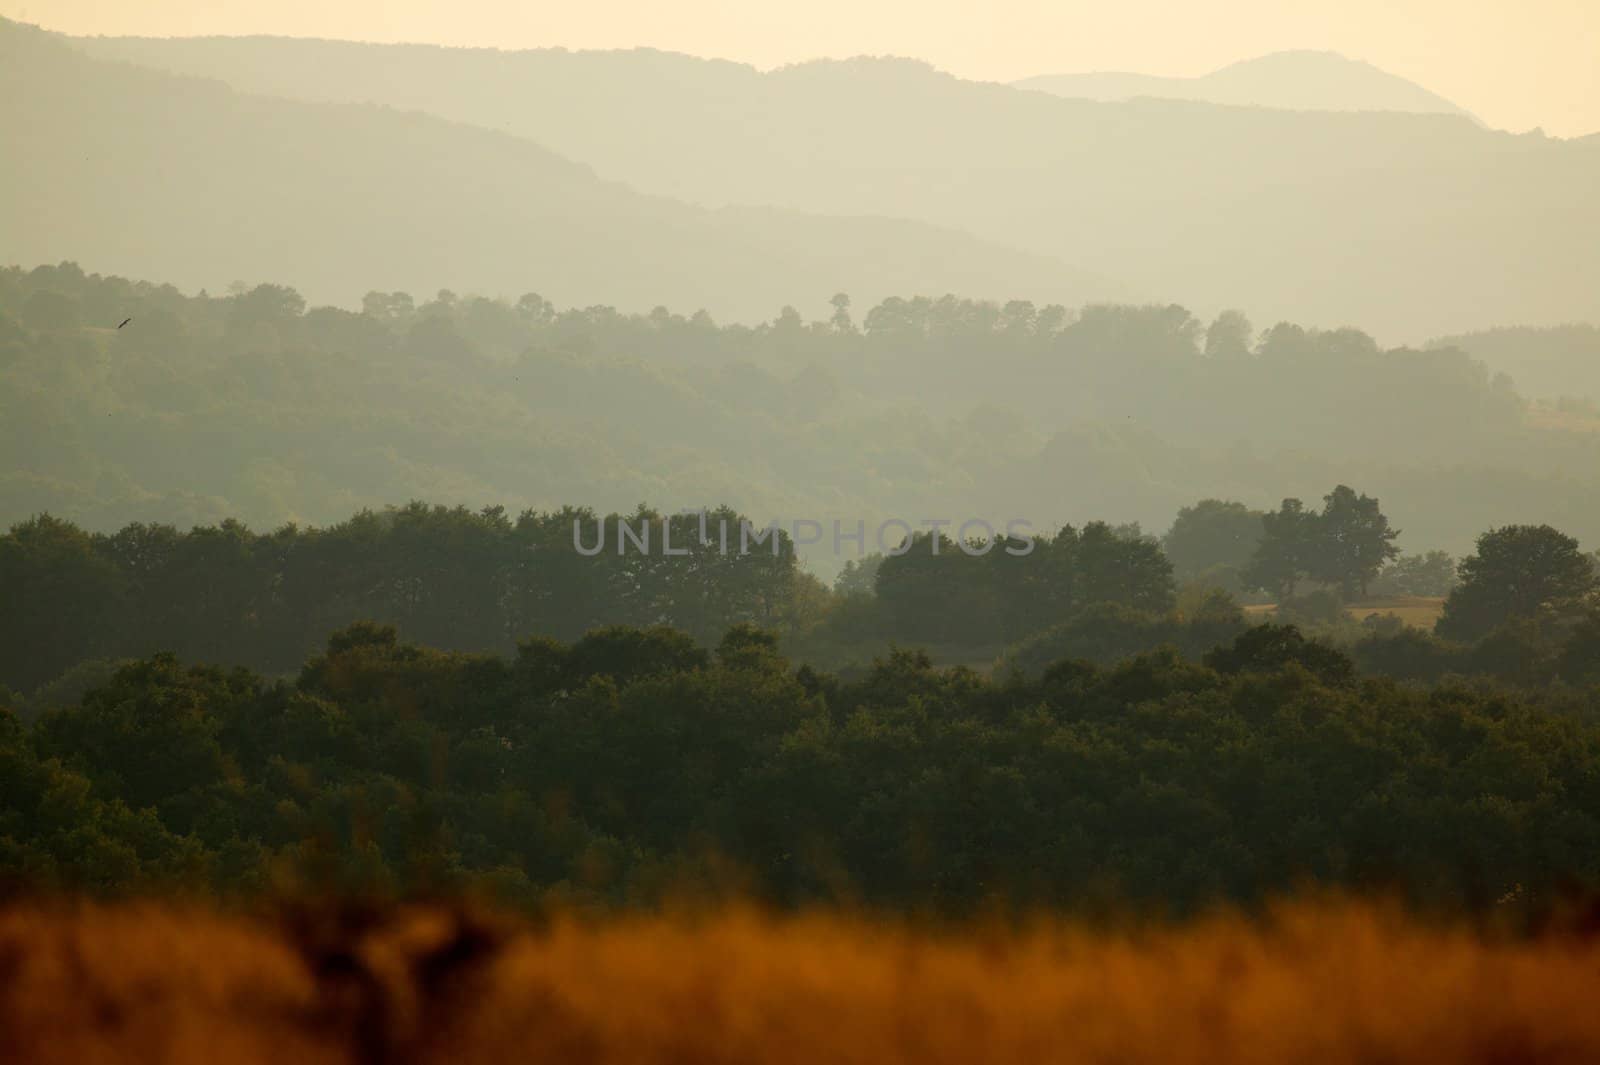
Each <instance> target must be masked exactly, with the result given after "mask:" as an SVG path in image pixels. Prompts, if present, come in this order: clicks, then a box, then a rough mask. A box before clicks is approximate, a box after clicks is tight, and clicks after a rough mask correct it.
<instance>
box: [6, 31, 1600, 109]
mask: <svg viewBox="0 0 1600 1065" xmlns="http://www.w3.org/2000/svg"><path fill="white" fill-rule="evenodd" d="M0 13H3V14H5V15H8V16H10V17H13V18H18V19H21V20H23V21H27V22H35V23H38V24H40V25H43V26H45V27H47V28H49V29H55V30H62V31H64V32H67V33H79V34H84V33H105V34H145V35H153V36H188V35H195V34H242V33H276V34H287V35H292V36H300V37H342V38H351V39H358V40H372V41H427V42H433V43H438V44H463V45H489V46H495V47H501V48H536V47H546V46H551V45H565V46H567V47H569V48H625V47H632V46H635V45H650V46H653V47H656V48H663V49H669V50H672V51H679V52H689V53H691V54H694V55H703V56H718V57H723V58H728V59H737V60H742V61H744V62H749V63H754V64H756V65H757V66H760V67H771V66H776V65H780V64H783V63H788V62H794V61H797V60H802V59H811V58H815V57H818V56H849V55H859V54H863V53H865V54H895V55H907V56H916V57H918V58H922V59H927V60H929V61H930V62H932V63H933V64H934V65H936V66H938V67H941V68H942V69H945V70H949V71H951V72H953V73H956V74H960V75H962V76H965V77H972V78H985V79H992V80H996V81H1009V80H1012V79H1015V78H1020V77H1026V76H1027V75H1030V74H1051V73H1070V72H1077V71H1085V70H1133V71H1139V72H1141V73H1148V74H1176V75H1193V74H1203V73H1205V72H1207V71H1208V70H1212V69H1214V68H1216V67H1218V66H1222V65H1224V64H1226V63H1230V62H1233V61H1235V60H1238V59H1245V58H1249V57H1251V56H1255V55H1260V54H1262V53H1264V52H1270V51H1277V50H1280V49H1285V48H1321V49H1329V50H1332V51H1337V52H1343V53H1344V54H1346V55H1349V56H1352V57H1354V58H1358V59H1365V60H1367V61H1368V62H1371V63H1374V64H1376V65H1378V66H1380V67H1383V68H1384V69H1386V70H1389V71H1392V72H1393V73H1396V74H1399V75H1401V76H1403V77H1407V78H1410V79H1412V80H1413V81H1416V82H1419V83H1420V84H1422V85H1424V86H1425V87H1427V88H1429V89H1432V90H1433V91H1435V92H1438V93H1440V94H1442V95H1444V96H1446V97H1449V98H1450V99H1452V100H1454V101H1455V102H1456V103H1458V104H1460V105H1462V106H1463V107H1466V108H1467V109H1468V110H1470V111H1473V112H1475V113H1476V114H1478V115H1479V116H1480V117H1482V118H1483V119H1484V120H1485V121H1487V122H1488V123H1489V124H1490V125H1493V126H1499V127H1503V128H1506V129H1512V130H1524V129H1529V128H1532V127H1534V126H1543V127H1544V128H1545V130H1546V131H1547V132H1549V133H1552V134H1558V135H1562V136H1572V135H1577V134H1586V133H1592V132H1596V131H1600V0H1518V2H1512V0H1211V2H1209V3H1206V2H1195V0H1095V2H1092V3H1089V2H1083V0H1053V2H1052V0H986V2H982V3H980V2H978V0H961V2H957V0H566V2H562V3H550V2H543V0H534V2H515V0H449V2H448V3H446V2H438V0H332V2H330V0H270V2H260V0H0Z"/></svg>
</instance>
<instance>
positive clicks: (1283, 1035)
mask: <svg viewBox="0 0 1600 1065" xmlns="http://www.w3.org/2000/svg"><path fill="white" fill-rule="evenodd" d="M1597 987H1600V946H1597V945H1594V944H1591V943H1590V942H1588V941H1585V940H1578V939H1549V940H1542V941H1518V942H1513V941H1509V940H1507V941H1495V940H1488V939H1485V938H1483V937H1481V936H1478V935H1476V934H1473V933H1471V932H1469V931H1466V930H1462V929H1446V928H1436V927H1428V926H1423V925H1419V924H1416V923H1413V922H1410V921H1407V920H1405V919H1403V918H1401V917H1399V916H1398V915H1395V914H1392V913H1388V912H1385V911H1381V910H1378V909H1374V908H1370V907H1365V906H1359V905H1344V906H1321V905H1319V906H1311V905H1302V906H1299V907H1295V908H1290V909H1287V910H1283V911H1281V912H1279V913H1278V914H1277V915H1276V916H1274V917H1273V918H1272V919H1270V920H1267V921H1262V922H1256V923H1252V922H1249V921H1246V920H1245V919H1243V918H1214V919H1209V920H1205V921H1202V922H1199V923H1196V924H1193V925H1190V926H1187V927H1182V928H1177V929H1167V930H1159V931H1150V932H1147V933H1144V934H1139V935H1134V934H1114V933H1110V932H1098V933H1097V932H1094V931H1092V930H1089V929H1087V928H1083V927H1075V926H1060V925H1050V926H1041V927H1038V928H1035V929H1033V930H1031V931H1028V932H1025V933H1021V932H1010V931H994V932H984V931H975V932H967V933H961V934H951V935H930V934H928V933H925V932H924V933H918V932H915V931H911V930H908V929H904V928H898V927H894V926H889V925H884V924H874V923H869V922H864V921H857V920H851V919H845V918H838V917H824V916H814V917H802V918H795V919H785V920H780V919H772V918H768V917H764V916H761V915H759V914H756V913H753V912H749V911H737V910H736V911H731V912H725V913H723V914H720V915H717V916H713V917H708V918H703V919H671V918H662V917H651V918H635V919H621V920H615V921H612V922H608V923H601V924H585V923H581V922H578V921H557V922H555V923H554V924H552V925H550V926H549V927H547V928H543V929H538V930H535V929H532V928H529V927H526V926H518V925H514V924H502V923H497V922H492V921H491V922H485V921H482V920H479V919H477V918H471V917H466V916H463V915H461V914H459V913H456V912H453V911H449V910H440V909H431V910H430V909H415V910H399V911H390V912H388V913H384V914H380V915H379V916H377V917H376V918H375V919H372V920H365V921H345V922H342V923H341V922H338V921H332V922H323V923H322V924H321V925H318V923H317V922H309V923H308V922H304V921H300V922H288V923H278V924H272V923H267V922H247V921H242V920H225V919H222V918H218V917H215V916H211V915H207V914H200V913H180V912H173V911H166V910H161V909H155V908H149V907H127V908H120V909H116V908H113V909H101V908H87V909H81V908H80V909H72V910H54V911H52V910H49V909H38V908H30V909H13V910H11V911H10V912H8V913H6V914H4V915H3V916H0V1061H6V1062H13V1061H14V1062H39V1063H44V1065H49V1063H54V1062H91V1063H97V1062H124V1061H141V1062H148V1061H163V1062H176V1063H186V1062H237V1063H254V1062H263V1063H265V1062H272V1063H274V1065H278V1063H286V1065H317V1063H322V1062H435V1061H437V1062H445V1061H449V1062H491V1061H492V1062H501V1061H505V1062H521V1061H527V1062H548V1063H557V1065H565V1063H577V1062H582V1063H587V1065H606V1063H629V1065H646V1063H652V1065H654V1063H660V1065H668V1063H671V1065H683V1063H690V1062H705V1063H723V1062H727V1063H732V1062H770V1063H775V1065H788V1063H795V1065H800V1063H804V1065H818V1063H841V1065H848V1063H861V1065H868V1063H871V1065H894V1063H901V1062H905V1063H910V1062H917V1063H935V1065H937V1063H944V1062H950V1063H955V1062H962V1063H971V1062H1024V1063H1050V1062H1104V1063H1141V1062H1162V1063H1175V1065H1200V1063H1213V1062H1231V1063H1238V1065H1253V1063H1261V1065H1267V1063H1271V1065H1281V1063H1285V1062H1306V1063H1317V1062H1357V1061H1381V1062H1390V1063H1397V1065H1398V1063H1408V1062H1485V1063H1487V1062H1568V1061H1571V1062H1579V1061H1587V1062H1593V1061H1597V1060H1600V1010H1596V1009H1595V1008H1594V997H1595V991H1596V989H1597Z"/></svg>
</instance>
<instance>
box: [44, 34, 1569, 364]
mask: <svg viewBox="0 0 1600 1065" xmlns="http://www.w3.org/2000/svg"><path fill="white" fill-rule="evenodd" d="M74 43H75V45H76V46H77V47H80V48H83V49H85V50H88V51H90V52H92V53H94V54H97V55H108V56H116V57H119V58H126V59H129V60H134V61H137V62H140V63H145V64H149V65H154V66H160V67H165V68H169V69H175V70H182V71H185V72H189V73H201V74H211V75H215V76H218V77H222V78H225V79H227V80H228V81H229V82H230V83H231V84H233V85H235V86H237V87H239V88H242V89H248V90H251V91H260V92H266V93H273V94H281V95H285V96H291V97H298V98H303V99H327V100H342V101H351V102H353V101H374V102H381V103H387V104H391V105H394V106H398V107H406V108H416V109H423V110H427V111H429V112H431V113H434V114H437V115H441V116H444V117H448V118H452V119H456V120H459V121H466V122H471V123H475V124H478V125H483V126H489V127H495V128H502V129H505V130H508V131H511V132H514V133H517V134H519V135H523V136H527V137H529V138H531V139H533V140H536V141H538V142H539V143H541V144H545V145H548V146H550V147H551V148H552V149H554V150H556V151H558V152H561V153H562V154H564V155H566V156H568V157H571V158H576V159H582V160H584V161H585V162H587V163H589V164H590V165H592V166H594V167H595V168H596V170H597V172H598V173H600V174H601V175H603V176H605V177H608V178H614V179H617V180H623V181H627V182H629V183H630V184H632V185H634V186H635V187H637V188H640V189H644V190H648V191H651V192H656V193H660V194H663V195H670V196H675V197H678V198H681V199H687V200H692V201H695V202H698V203H703V204H711V205H717V204H728V203H763V204H771V205H775V206H780V207H787V208H795V209H803V210H810V211H820V212H826V213H836V214H837V213H843V214H862V213H865V214H881V215H893V216H897V217H912V218H917V219H920V220H923V221H929V222H935V223H938V224H943V225H952V226H957V227H959V228H961V229H964V230H967V231H970V232H973V233H976V234H979V235H981V236H984V237H987V238H989V239H993V240H998V241H1001V242H1003V243H1006V244H1008V245H1012V246H1016V247H1026V248H1029V249H1031V250H1033V251H1036V252H1039V253H1041V254H1049V255H1055V256H1060V257H1062V258H1064V259H1066V260H1067V261H1070V262H1072V263H1076V264H1081V265H1084V266H1086V267H1089V268H1091V269H1093V270H1094V271H1096V272H1098V273H1101V274H1103V275H1105V276H1108V277H1115V278H1117V279H1118V280H1120V281H1123V282H1126V283H1127V284H1128V285H1129V286H1130V294H1134V295H1137V296H1138V297H1140V298H1147V299H1157V298H1158V299H1163V300H1179V301H1182V302H1184V303H1185V304H1187V305H1189V306H1193V307H1196V308H1198V309H1200V310H1203V311H1213V310H1216V309H1219V308H1221V307H1224V306H1249V307H1251V308H1253V309H1254V311H1255V313H1256V315H1257V317H1258V318H1259V319H1261V320H1266V321H1271V320H1277V319H1290V320H1295V321H1301V322H1305V323H1308V324H1316V325H1322V326H1337V325H1343V324H1350V323H1357V324H1360V325H1361V326H1362V327H1363V328H1366V329H1369V330H1372V331H1374V332H1375V333H1377V334H1378V335H1379V336H1381V337H1383V338H1384V339H1386V340H1390V341H1400V340H1406V341H1411V342H1420V341H1422V340H1424V339H1426V338H1427V337H1429V336H1435V335H1440V334H1444V333H1459V332H1466V331H1470V330H1474V329H1479V328H1485V327H1488V326H1491V325H1495V324H1499V323H1504V322H1507V321H1520V322H1529V323H1554V322H1561V321H1573V320H1593V319H1600V285H1597V284H1596V283H1595V280H1596V278H1600V201H1597V200H1596V198H1595V197H1594V196H1593V189H1594V188H1595V187H1596V186H1597V185H1600V142H1596V141H1593V140H1592V139H1585V140H1575V141H1570V142H1568V141H1560V140H1548V139H1545V138H1543V137H1540V136H1513V135H1510V134H1505V133H1498V132H1493V131H1489V130H1485V129H1482V128H1480V127H1478V126H1476V125H1474V124H1473V123H1472V122H1471V121H1469V120H1467V119H1465V118H1461V117H1458V116H1453V115H1439V114H1427V115H1416V114H1400V113H1384V112H1359V113H1334V112H1294V111H1282V110H1270V109H1263V108H1238V107H1223V106H1219V105H1215V104H1206V103H1197V102H1193V101H1172V100H1149V99H1141V100H1135V101H1130V102H1127V103H1101V102H1096V101H1090V100H1069V99H1062V98H1059V97H1054V96H1051V95H1049V94H1047V93H1041V92H1030V91H1023V90H1020V89H1015V88H1012V87H1010V86H1004V85H995V84H984V83H977V82H969V81H962V80H960V79H957V78H954V77H951V76H949V75H947V74H942V73H940V72H938V71H935V70H933V69H932V68H931V67H928V66H927V65H926V64H921V63H917V62H912V61H908V60H875V59H856V60H848V61H842V62H833V61H827V62H816V63H807V64H802V65H799V66H795V67H788V68H783V69H780V70H776V71H773V72H771V73H767V74H763V73H760V72H759V71H757V70H755V69H754V68H752V67H748V66H742V65H739V64H735V63H728V62H721V61H706V60H700V59H694V58H691V57H687V56H681V55H672V54H667V53H661V52H654V51H646V50H640V51H632V52H567V51H565V50H541V51H524V52H501V51H496V50H492V49H445V48H438V47H433V46H420V45H403V46H385V45H366V44H353V43H344V42H332V41H305V40H289V39H283V38H241V39H218V38H209V39H191V40H171V41H161V40H133V39H94V40H80V41H76V42H74Z"/></svg>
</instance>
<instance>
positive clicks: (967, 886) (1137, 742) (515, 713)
mask: <svg viewBox="0 0 1600 1065" xmlns="http://www.w3.org/2000/svg"><path fill="white" fill-rule="evenodd" d="M1597 730H1600V722H1597V721H1596V720H1595V719H1594V715H1593V703H1592V697H1586V696H1582V695H1579V694H1578V693H1576V692H1574V693H1571V694H1561V693H1559V692H1554V691H1551V692H1546V693H1543V694H1526V695H1515V694H1511V693H1510V692H1507V691H1499V690H1495V689H1491V688H1475V687H1472V686H1469V685H1464V684H1460V683H1447V684H1442V685H1440V686H1438V687H1436V688H1432V689H1421V688H1411V687H1406V686H1402V685H1398V684H1396V683H1394V682H1392V681H1386V680H1365V681H1363V680H1358V679H1356V678H1355V677H1354V676H1353V670H1352V666H1351V663H1350V661H1349V660H1348V659H1346V658H1344V657H1343V656H1341V655H1340V654H1338V653H1337V652H1335V651H1331V650H1329V649H1327V648H1323V647H1320V646H1319V645H1316V644H1310V643H1306V642H1304V641H1303V640H1301V639H1299V638H1298V637H1297V634H1296V633H1295V632H1294V630H1293V629H1273V628H1264V629H1257V630H1253V631H1252V632H1250V633H1247V634H1246V635H1244V636H1242V637H1241V638H1239V639H1238V640H1237V641H1235V642H1234V643H1232V644H1231V645H1229V646H1228V647H1226V648H1223V649H1220V650H1218V651H1215V652H1213V653H1211V654H1208V655H1207V656H1206V657H1205V659H1204V661H1203V662H1188V661H1184V660H1182V659H1180V658H1178V657H1176V656H1175V655H1173V654H1172V653H1170V652H1158V653H1154V654H1150V655H1143V656H1137V657H1134V658H1131V659H1129V660H1126V661H1124V662H1122V663H1121V664H1119V665H1117V666H1114V667H1110V668H1098V667H1095V666H1092V665H1089V664H1087V663H1082V662H1073V661H1063V662H1060V663H1058V664H1056V665H1055V666H1052V667H1051V668H1050V669H1048V670H1047V671H1046V672H1045V673H1044V674H1043V676H1042V677H1038V678H1035V679H1023V678H1021V677H1019V676H1012V677H1010V678H1009V679H1006V680H1001V681H988V680H985V679H983V678H982V677H981V676H979V675H977V674H975V673H973V672H971V671H969V670H965V669H960V668H957V669H952V670H940V669H936V668H933V667H932V666H931V665H930V663H929V661H928V660H927V658H926V657H924V656H921V655H918V654H915V653H911V652H901V653H897V654H894V655H891V656H889V657H887V658H885V659H883V660H881V661H879V662H877V663H875V664H874V666H873V667H872V668H871V669H870V670H869V671H867V672H866V673H865V674H863V675H862V676H860V677H859V678H858V679H856V680H854V681H848V682H847V681H842V680H840V679H838V678H836V677H833V676H829V675H827V674H823V673H818V672H815V671H813V670H811V669H809V668H800V669H798V670H796V669H794V668H792V667H791V665H790V663H788V662H786V661H785V660H784V659H783V658H782V657H780V655H779V654H778V651H777V648H776V645H775V641H774V640H773V638H772V637H771V636H770V635H767V634H764V633H762V632H761V631H760V630H758V629H755V628H753V627H750V626H739V627H736V628H734V629H732V630H730V631H729V632H728V633H727V634H726V635H725V636H724V637H723V638H722V640H721V641H720V642H719V643H718V645H717V647H716V648H715V650H714V651H711V652H708V651H707V650H706V649H704V648H703V647H701V646H700V645H698V644H696V643H695V642H694V641H693V640H691V639H689V638H688V637H687V636H685V635H683V634H681V633H677V632H674V631H672V630H668V629H643V630H641V629H628V628H607V629H599V630H595V631H593V632H590V633H589V634H588V635H586V636H584V637H582V638H581V639H579V640H577V641H576V642H574V643H570V644H569V643H558V642H555V641H551V640H546V639H533V640H528V641H524V642H523V643H522V644H521V645H519V647H518V649H517V651H516V652H515V654H514V655H512V656H508V657H502V656H493V655H476V654H460V653H445V652H439V651H433V650H428V649H425V648H421V647H417V646H414V645H411V644H406V643H402V642H400V641H398V640H397V639H396V637H395V633H394V631H393V630H392V629H388V628H384V627H379V626H374V625H370V624H365V625H356V626H353V627H351V628H348V629H345V630H342V631H341V632H338V633H336V634H334V635H333V636H332V637H331V638H330V640H329V641H328V644H327V647H326V649H325V651H324V652H323V653H321V654H318V655H316V656H314V657H312V658H311V659H309V660H308V661H307V662H306V664H305V666H304V668H303V669H302V670H301V671H300V673H299V674H298V676H297V677H296V678H294V679H292V680H286V681H267V680H264V679H263V678H261V677H260V676H258V675H256V674H254V673H251V672H249V671H247V670H243V669H233V670H225V669H219V668H214V667H199V666H186V665H184V664H183V663H180V662H179V661H178V660H176V659H174V658H172V657H170V656H165V655H160V656H156V657H153V658H149V659H145V660H141V661H138V662H135V663H130V664H128V665H126V666H124V667H122V668H120V669H119V670H117V671H116V672H115V673H114V674H113V675H112V676H111V677H110V678H109V680H107V681H106V682H105V683H103V684H102V685H100V686H98V687H96V688H94V689H93V690H91V691H90V692H88V693H87V694H85V695H84V696H83V697H82V699H81V700H80V701H78V702H76V703H75V704H73V705H69V706H63V707H59V708H56V709H52V710H50V711H48V712H46V713H45V714H43V715H42V716H41V717H39V718H38V719H37V720H36V721H35V722H34V723H33V724H32V725H30V726H24V725H23V724H22V723H21V722H19V721H18V719H17V718H16V717H15V716H13V715H10V714H6V715H4V716H3V717H0V759H3V760H4V763H5V764H4V770H5V771H4V772H3V773H0V789H3V798H4V805H3V810H4V818H5V820H4V822H3V828H4V831H3V832H0V841H3V842H0V847H3V852H0V865H3V867H4V868H5V869H6V870H7V871H8V872H9V874H10V875H11V876H13V877H17V876H25V877H28V878H30V879H31V880H32V881H34V882H39V883H47V884H55V885H58V886H63V887H65V886H75V887H79V888H88V889H97V890H103V891H111V892H116V891H126V890H140V889H144V890H148V889H151V888H154V887H159V886H163V885H166V886H169V887H170V886H177V885H180V884H186V885H188V887H189V888H190V889H191V890H196V889H204V890H214V891H220V892H223V893H230V892H233V893H237V892H249V891H253V890H260V889H261V888H262V887H264V886H265V885H267V884H268V883H271V882H272V878H274V877H278V878H283V877H290V878H302V879H301V882H303V883H312V884H316V883H321V884H330V883H336V884H341V885H343V886H344V887H346V888H347V889H352V890H354V889H364V890H369V891H371V890H379V891H381V890H402V889H403V890H411V891H414V890H429V889H430V887H431V889H432V890H441V889H443V888H444V887H445V886H447V885H454V886H455V887H456V888H461V887H463V886H466V885H473V886H475V888H476V889H479V890H485V891H490V892H496V893H499V894H500V895H501V896H502V897H503V898H507V899H510V900H513V901H517V902H520V903H523V904H526V905H539V904H541V903H557V902H563V901H565V902H568V903H577V904H592V905H599V906H616V905H622V904H626V903H630V902H646V901H649V900H650V899H661V898H664V897H666V896H668V895H670V894H671V893H672V892H674V891H686V890H705V891H713V892H717V891H736V892H739V893H743V894H746V895H749V896H752V897H755V898H761V899H767V900H771V901H774V902H780V903H787V904H795V903H803V902H807V901H812V902H815V901H822V900H830V901H850V900H855V901H858V902H862V903H866V904H868V905H871V906H874V907H877V906H889V907H895V908H910V909H916V908H924V909H927V908H933V909H935V910H938V911H943V912H950V913H961V912H970V911H971V910H972V909H973V908H974V907H977V906H979V905H981V904H982V903H984V901H985V900H989V899H1005V900H1008V901H1009V902H1011V903H1014V904H1018V905H1024V906H1026V905H1033V904H1042V903H1049V904H1051V905H1053V906H1061V907H1092V906H1095V905H1104V904H1108V903H1112V902H1116V903H1117V904H1118V905H1123V906H1134V907H1146V906H1153V907H1157V908H1164V909H1170V910H1177V911H1182V910H1185V909H1189V908H1192V907H1194V906H1197V905H1200V904H1203V903H1208V902H1215V901H1217V900H1220V899H1233V900H1252V899H1258V898H1261V897H1263V896H1264V895H1267V894H1271V893H1274V892H1278V891H1284V890H1288V889H1290V888H1292V887H1295V886H1296V885H1298V884H1300V883H1301V882H1303V881H1305V880H1308V879H1309V880H1311V881H1315V882H1318V883H1322V884H1325V885H1330V886H1331V885H1347V886H1352V887H1356V886H1359V887H1362V888H1367V889H1375V890H1393V891H1401V892H1404V893H1405V894H1407V895H1408V896H1409V897H1411V898H1413V899H1415V900H1417V901H1418V902H1419V903H1422V904H1427V905H1437V906H1441V907H1447V908H1459V907H1477V906H1483V905H1486V904H1488V903H1490V902H1493V901H1494V900H1496V899H1500V898H1502V897H1504V896H1507V895H1515V894H1517V893H1526V894H1529V895H1534V896H1536V895H1539V894H1541V893H1548V892H1551V891H1554V890H1556V889H1557V888H1558V887H1559V886H1560V883H1561V882H1562V879H1563V878H1568V877H1576V878H1579V879H1582V880H1588V881H1591V882H1592V881H1593V880H1594V879H1595V878H1596V875H1597V874H1600V869H1597V868H1596V866H1595V862H1596V855H1597V854H1600V822H1597V821H1596V818H1595V810H1596V809H1597V808H1600V807H1597V803H1600V794H1596V793H1595V781H1596V774H1595V772H1594V766H1595V758H1596V753H1595V752H1596V750H1597V748H1600V731H1597Z"/></svg>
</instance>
